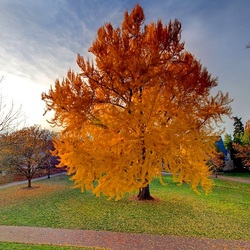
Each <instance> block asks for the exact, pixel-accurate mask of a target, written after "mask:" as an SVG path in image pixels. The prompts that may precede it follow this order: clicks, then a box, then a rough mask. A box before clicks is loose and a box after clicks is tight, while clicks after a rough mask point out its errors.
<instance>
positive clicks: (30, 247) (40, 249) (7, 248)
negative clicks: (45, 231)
mask: <svg viewBox="0 0 250 250" xmlns="http://www.w3.org/2000/svg"><path fill="white" fill-rule="evenodd" d="M0 249H4V250H34V249H36V250H101V249H102V248H92V247H71V246H52V245H42V244H41V245H35V244H22V243H9V242H0Z"/></svg>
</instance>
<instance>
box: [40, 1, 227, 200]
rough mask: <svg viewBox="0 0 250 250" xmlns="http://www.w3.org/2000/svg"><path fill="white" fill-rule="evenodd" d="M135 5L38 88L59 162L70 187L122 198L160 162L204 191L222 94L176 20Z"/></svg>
mask: <svg viewBox="0 0 250 250" xmlns="http://www.w3.org/2000/svg"><path fill="white" fill-rule="evenodd" d="M144 20H145V17H144V12H143V9H142V8H141V7H140V6H139V5H136V6H135V7H134V9H133V10H132V12H131V13H130V14H129V13H128V12H125V14H124V20H123V23H122V26H121V27H118V28H114V27H113V26H112V25H111V24H110V23H106V24H105V25H104V26H103V27H101V28H99V30H98V32H97V38H96V39H95V41H94V42H93V44H92V46H91V48H90V49H89V51H90V52H91V53H93V54H94V56H95V61H94V62H92V61H90V60H88V59H87V60H85V59H84V58H83V57H82V56H80V55H78V58H77V63H78V65H79V67H80V69H81V72H80V73H75V72H73V71H72V70H70V71H69V72H68V74H67V77H66V78H65V79H64V80H63V81H61V82H60V81H59V80H57V81H56V82H55V86H54V87H51V88H50V90H49V91H48V93H43V94H42V99H43V100H44V101H45V102H46V107H47V110H46V111H50V110H53V111H54V112H55V113H54V118H53V119H52V120H51V123H52V124H53V125H55V126H61V127H62V130H61V133H60V135H59V137H58V138H57V139H55V148H56V151H55V153H56V154H58V155H59V156H60V159H61V163H60V165H59V167H60V166H65V165H66V166H67V167H68V173H69V174H71V175H72V179H73V180H74V181H75V184H76V187H79V188H81V189H82V190H85V189H87V190H91V191H92V192H93V193H95V194H96V195H97V196H99V195H100V194H101V193H102V194H103V195H105V196H108V197H109V198H112V197H116V199H120V197H122V196H123V195H124V193H126V192H132V191H134V190H140V192H139V195H138V198H139V199H152V197H151V196H150V193H149V183H150V182H151V181H152V180H153V178H154V177H156V176H157V177H159V179H160V180H161V181H162V179H161V172H162V170H165V171H167V172H170V173H172V174H173V177H174V180H175V181H179V182H180V183H182V182H186V183H188V184H190V186H191V187H192V188H193V189H194V190H196V188H197V186H198V185H199V184H200V185H201V186H202V187H203V189H204V190H206V191H209V190H210V188H211V180H209V179H208V177H209V175H210V169H209V167H208V166H207V164H206V163H207V161H208V159H209V158H210V157H211V156H213V154H214V152H215V148H214V138H215V137H213V136H212V135H213V131H214V127H213V125H214V124H216V123H217V122H220V121H221V118H222V116H223V115H228V114H230V107H229V103H230V100H229V98H228V95H227V94H223V93H221V92H219V93H218V94H216V95H215V96H211V95H210V90H211V89H212V88H213V87H215V86H217V79H215V78H212V77H211V76H210V74H209V73H208V71H207V70H206V68H204V67H202V65H201V63H200V62H199V61H197V60H196V59H195V58H194V56H193V55H192V54H191V53H189V52H187V51H185V50H184V43H182V42H181V41H180V39H181V24H180V22H178V21H177V20H175V21H174V22H169V24H168V25H163V24H162V22H161V21H158V22H157V23H151V24H149V25H144Z"/></svg>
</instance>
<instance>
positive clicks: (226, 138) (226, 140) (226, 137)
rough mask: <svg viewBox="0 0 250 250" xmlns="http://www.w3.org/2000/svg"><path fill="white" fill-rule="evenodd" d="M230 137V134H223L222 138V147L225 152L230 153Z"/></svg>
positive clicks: (231, 141)
mask: <svg viewBox="0 0 250 250" xmlns="http://www.w3.org/2000/svg"><path fill="white" fill-rule="evenodd" d="M232 143H233V140H232V136H231V135H230V134H225V136H224V145H225V148H226V150H228V151H231V150H232Z"/></svg>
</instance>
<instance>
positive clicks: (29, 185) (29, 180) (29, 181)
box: [28, 178, 31, 188]
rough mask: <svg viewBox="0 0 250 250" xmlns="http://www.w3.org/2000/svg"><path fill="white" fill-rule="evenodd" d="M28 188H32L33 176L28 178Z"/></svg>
mask: <svg viewBox="0 0 250 250" xmlns="http://www.w3.org/2000/svg"><path fill="white" fill-rule="evenodd" d="M28 188H31V178H28Z"/></svg>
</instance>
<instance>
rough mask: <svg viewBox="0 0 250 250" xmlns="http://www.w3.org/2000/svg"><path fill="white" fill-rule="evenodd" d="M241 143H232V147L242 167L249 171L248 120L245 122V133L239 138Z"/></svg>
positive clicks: (249, 136) (249, 130) (249, 144)
mask: <svg viewBox="0 0 250 250" xmlns="http://www.w3.org/2000/svg"><path fill="white" fill-rule="evenodd" d="M241 138H242V140H241V143H240V144H239V143H234V144H233V147H234V149H235V151H236V157H237V158H240V159H241V161H242V163H243V166H244V167H247V168H248V169H250V126H249V120H248V121H247V122H246V125H245V131H244V134H243V136H242V137H241Z"/></svg>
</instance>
